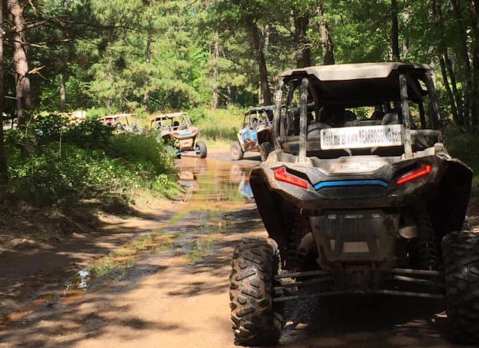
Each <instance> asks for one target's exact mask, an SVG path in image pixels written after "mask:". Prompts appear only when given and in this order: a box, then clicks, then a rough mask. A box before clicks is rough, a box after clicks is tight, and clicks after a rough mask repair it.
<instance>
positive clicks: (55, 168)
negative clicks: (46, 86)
mask: <svg viewBox="0 0 479 348" xmlns="http://www.w3.org/2000/svg"><path fill="white" fill-rule="evenodd" d="M6 143H7V153H8V157H9V159H10V161H9V167H8V169H9V177H10V185H9V186H8V193H9V194H10V197H12V198H15V199H19V200H22V201H24V202H26V203H29V204H32V205H36V206H46V205H58V206H71V205H75V204H78V203H80V202H81V201H82V200H88V199H90V200H91V199H96V200H98V201H99V202H100V203H101V202H108V201H110V200H111V199H116V200H120V201H123V202H124V203H125V204H127V203H128V201H129V200H132V199H133V198H134V193H135V191H136V190H149V191H151V192H154V193H157V194H159V195H163V196H166V197H173V196H174V195H175V193H177V192H178V187H177V186H176V180H175V169H174V163H173V158H172V156H171V155H170V153H169V152H168V151H167V150H166V148H165V146H164V145H163V144H161V143H159V142H158V141H157V139H156V137H155V135H154V134H151V135H148V134H145V135H143V134H142V135H137V134H127V133H125V134H115V133H114V132H113V129H112V128H110V127H107V126H104V125H102V124H101V123H100V122H98V121H95V120H91V121H86V122H83V123H79V124H71V123H70V121H69V120H68V119H67V118H65V117H62V116H60V115H55V114H53V115H48V116H45V117H41V118H40V119H39V120H37V121H36V122H35V123H33V126H32V127H30V128H29V129H28V132H26V133H21V132H19V131H15V130H13V131H10V132H8V133H7V140H6Z"/></svg>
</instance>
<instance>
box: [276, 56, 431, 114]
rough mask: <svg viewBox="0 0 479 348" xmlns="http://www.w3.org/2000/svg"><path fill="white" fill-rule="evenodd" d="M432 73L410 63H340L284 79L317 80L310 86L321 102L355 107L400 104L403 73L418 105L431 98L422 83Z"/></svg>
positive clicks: (293, 73) (288, 74)
mask: <svg viewBox="0 0 479 348" xmlns="http://www.w3.org/2000/svg"><path fill="white" fill-rule="evenodd" d="M430 70H431V68H430V67H429V66H427V65H420V64H409V63H362V64H340V65H325V66H312V67H307V68H301V69H292V70H288V71H286V72H284V73H283V74H282V75H281V77H282V78H283V80H284V81H285V82H286V83H288V82H289V81H291V80H298V79H299V78H302V77H306V76H309V77H313V78H312V79H310V81H311V85H310V86H311V88H312V89H313V90H315V91H316V94H317V96H318V98H319V101H320V102H321V103H330V104H341V105H343V106H349V107H353V106H367V105H378V104H381V103H383V102H386V101H391V100H394V101H399V100H400V86H399V75H400V74H405V75H406V77H407V82H408V95H409V98H410V99H411V100H413V101H415V102H418V101H420V100H422V98H423V97H424V96H425V95H427V92H426V91H425V89H424V88H423V86H422V85H421V81H422V82H425V81H426V79H427V72H429V71H430Z"/></svg>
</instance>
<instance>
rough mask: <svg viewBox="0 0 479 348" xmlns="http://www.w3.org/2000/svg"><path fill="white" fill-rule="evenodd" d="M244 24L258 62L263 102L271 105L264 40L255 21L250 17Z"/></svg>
mask: <svg viewBox="0 0 479 348" xmlns="http://www.w3.org/2000/svg"><path fill="white" fill-rule="evenodd" d="M246 24H247V26H248V29H249V36H250V40H251V45H252V48H253V51H254V53H255V58H256V62H257V64H258V69H259V80H260V83H261V93H262V96H263V98H262V99H263V103H264V104H265V105H271V104H273V96H272V94H271V90H270V88H269V77H268V66H267V64H266V57H265V54H264V40H263V37H262V35H261V31H260V29H259V28H258V24H257V23H255V22H254V21H253V20H252V19H251V18H248V19H247V23H246Z"/></svg>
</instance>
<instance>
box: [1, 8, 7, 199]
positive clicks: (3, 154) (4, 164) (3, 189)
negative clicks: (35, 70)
mask: <svg viewBox="0 0 479 348" xmlns="http://www.w3.org/2000/svg"><path fill="white" fill-rule="evenodd" d="M4 37H5V24H4V21H3V1H2V2H0V200H1V201H4V199H5V193H6V191H7V185H8V166H7V154H6V151H5V140H4V132H3V112H4V110H5V98H4V91H5V86H4V69H3V67H4V61H3V54H4V53H3V40H4Z"/></svg>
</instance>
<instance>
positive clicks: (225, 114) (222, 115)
mask: <svg viewBox="0 0 479 348" xmlns="http://www.w3.org/2000/svg"><path fill="white" fill-rule="evenodd" d="M197 112H198V113H199V114H201V115H202V117H201V118H199V119H197V121H196V124H197V125H198V127H200V129H201V136H202V137H204V138H206V139H208V140H213V141H216V140H227V141H233V140H236V139H237V133H238V130H239V129H240V128H241V127H242V125H243V119H244V111H243V110H242V109H239V108H235V107H231V108H228V109H224V110H201V111H197Z"/></svg>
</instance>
